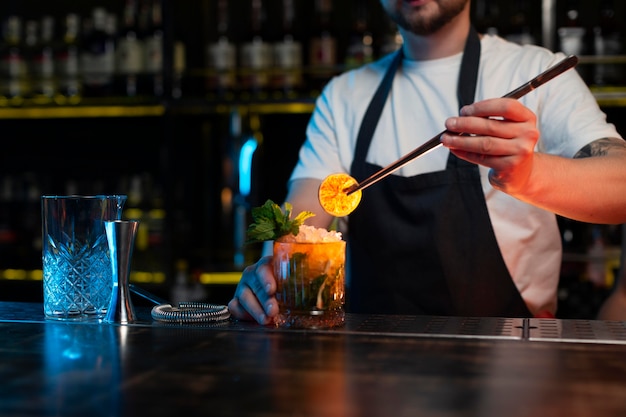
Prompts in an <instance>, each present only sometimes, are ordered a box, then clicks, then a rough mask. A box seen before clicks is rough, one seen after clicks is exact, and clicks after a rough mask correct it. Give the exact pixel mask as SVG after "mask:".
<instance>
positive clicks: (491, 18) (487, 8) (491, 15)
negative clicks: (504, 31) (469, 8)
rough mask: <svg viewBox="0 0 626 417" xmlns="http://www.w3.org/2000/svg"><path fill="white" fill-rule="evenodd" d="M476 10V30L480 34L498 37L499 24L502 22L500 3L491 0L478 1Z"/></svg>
mask: <svg viewBox="0 0 626 417" xmlns="http://www.w3.org/2000/svg"><path fill="white" fill-rule="evenodd" d="M475 4H476V8H475V18H474V22H475V25H476V30H477V31H478V32H479V33H485V34H487V35H497V34H498V33H499V32H500V30H499V29H498V23H499V21H500V7H499V6H498V2H494V1H490V0H477V1H476V3H475Z"/></svg>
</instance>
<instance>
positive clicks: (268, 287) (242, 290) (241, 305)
mask: <svg viewBox="0 0 626 417" xmlns="http://www.w3.org/2000/svg"><path fill="white" fill-rule="evenodd" d="M228 309H229V310H230V314H231V315H232V316H233V317H234V318H236V319H239V320H256V321H257V322H258V323H259V324H263V325H266V324H272V323H273V321H274V318H275V317H276V316H277V315H278V302H277V301H276V279H275V278H274V272H273V271H272V257H271V256H265V257H263V258H261V259H260V260H259V261H258V262H257V263H255V264H252V265H250V266H248V267H246V269H244V271H243V274H242V275H241V279H240V280H239V284H237V288H236V290H235V296H234V297H233V299H232V300H230V302H229V303H228Z"/></svg>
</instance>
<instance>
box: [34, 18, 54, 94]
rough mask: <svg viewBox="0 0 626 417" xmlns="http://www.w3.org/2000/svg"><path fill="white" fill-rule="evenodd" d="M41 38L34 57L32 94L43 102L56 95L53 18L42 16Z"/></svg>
mask: <svg viewBox="0 0 626 417" xmlns="http://www.w3.org/2000/svg"><path fill="white" fill-rule="evenodd" d="M40 28H41V36H40V42H39V44H38V48H37V53H36V55H35V62H34V64H35V66H34V71H33V73H34V74H35V80H36V81H35V83H34V89H35V91H34V93H35V96H36V97H39V98H42V99H43V100H46V101H48V100H51V99H53V98H54V96H55V95H56V94H57V86H56V81H55V78H54V74H55V70H54V64H55V62H54V33H55V30H54V29H55V20H54V17H53V16H43V17H42V18H41V23H40Z"/></svg>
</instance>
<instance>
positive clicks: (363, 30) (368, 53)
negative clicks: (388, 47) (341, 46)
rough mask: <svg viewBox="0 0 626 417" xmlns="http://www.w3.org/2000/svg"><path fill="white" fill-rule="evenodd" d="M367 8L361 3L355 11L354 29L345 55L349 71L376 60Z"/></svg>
mask: <svg viewBox="0 0 626 417" xmlns="http://www.w3.org/2000/svg"><path fill="white" fill-rule="evenodd" d="M367 18H368V15H367V6H366V4H364V3H361V2H359V3H358V4H357V5H356V9H355V18H354V27H353V28H352V33H351V34H350V40H349V42H348V48H347V50H346V55H345V60H344V63H345V66H346V68H347V69H351V68H356V67H359V66H361V65H363V64H367V63H369V62H372V61H373V60H374V37H373V35H372V32H371V31H370V30H369V25H368V21H367Z"/></svg>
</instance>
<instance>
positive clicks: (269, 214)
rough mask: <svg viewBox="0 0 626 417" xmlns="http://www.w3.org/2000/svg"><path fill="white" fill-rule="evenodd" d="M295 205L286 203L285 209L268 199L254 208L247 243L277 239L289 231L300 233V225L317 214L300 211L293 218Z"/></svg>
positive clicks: (294, 233) (295, 233)
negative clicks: (292, 213)
mask: <svg viewBox="0 0 626 417" xmlns="http://www.w3.org/2000/svg"><path fill="white" fill-rule="evenodd" d="M292 210H293V206H292V205H291V204H290V203H285V209H284V210H283V209H282V208H281V207H280V206H279V205H278V204H276V203H274V202H273V201H272V200H267V201H266V202H265V204H263V205H262V206H260V207H254V208H253V209H252V223H251V224H250V226H248V231H247V240H246V243H257V242H263V241H266V240H276V239H278V238H279V237H281V236H285V235H288V234H289V233H291V234H293V235H294V236H295V235H297V234H298V230H299V229H300V225H301V224H303V223H304V221H305V220H306V219H308V218H309V217H313V216H315V214H314V213H312V212H310V211H303V212H301V213H299V214H298V215H297V216H296V217H295V218H294V219H292V218H291V211H292Z"/></svg>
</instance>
